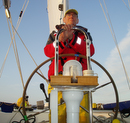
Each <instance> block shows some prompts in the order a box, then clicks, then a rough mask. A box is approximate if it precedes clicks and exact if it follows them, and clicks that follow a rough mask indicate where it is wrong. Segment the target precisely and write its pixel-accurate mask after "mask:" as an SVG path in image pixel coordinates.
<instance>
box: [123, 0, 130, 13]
mask: <svg viewBox="0 0 130 123" xmlns="http://www.w3.org/2000/svg"><path fill="white" fill-rule="evenodd" d="M122 1H123V3H124V4H125V6H126V7H127V9H128V10H129V11H130V8H129V7H128V6H127V4H126V3H125V1H124V0H122ZM128 2H129V1H128ZM129 6H130V2H129Z"/></svg>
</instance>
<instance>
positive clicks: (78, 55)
mask: <svg viewBox="0 0 130 123" xmlns="http://www.w3.org/2000/svg"><path fill="white" fill-rule="evenodd" d="M64 56H75V57H81V58H84V59H86V56H84V55H80V54H61V55H59V57H64ZM54 58H55V57H52V58H50V59H47V60H46V61H44V62H42V63H41V64H40V65H39V66H37V68H36V69H35V70H34V71H33V72H32V74H31V75H30V76H29V78H28V80H27V82H26V85H25V87H24V91H23V114H24V118H25V120H26V123H28V118H27V115H26V110H25V96H26V90H27V87H28V85H29V83H30V80H31V79H32V77H33V75H34V74H35V73H37V71H38V69H40V68H41V67H42V66H43V65H44V64H46V63H47V62H49V61H50V60H53V59H54ZM91 61H92V62H93V63H95V64H96V65H98V66H99V67H100V68H101V69H102V70H103V71H104V72H105V73H106V74H107V76H108V77H109V79H110V80H111V82H110V83H112V85H113V87H114V91H115V96H116V107H115V108H116V112H115V115H114V119H115V118H117V115H118V109H119V97H118V91H117V88H116V85H115V83H114V80H113V78H112V77H111V75H110V74H109V72H108V71H107V70H106V69H105V68H104V67H103V66H102V65H101V64H100V63H98V62H97V61H95V60H94V59H91ZM42 77H43V78H44V79H45V80H46V81H48V80H47V79H46V78H45V77H44V76H42ZM104 86H105V85H104Z"/></svg>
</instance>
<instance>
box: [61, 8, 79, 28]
mask: <svg viewBox="0 0 130 123" xmlns="http://www.w3.org/2000/svg"><path fill="white" fill-rule="evenodd" d="M63 21H64V23H65V24H71V25H74V26H76V24H78V22H79V19H78V11H77V10H75V9H69V10H67V11H66V12H65V15H64V18H63Z"/></svg>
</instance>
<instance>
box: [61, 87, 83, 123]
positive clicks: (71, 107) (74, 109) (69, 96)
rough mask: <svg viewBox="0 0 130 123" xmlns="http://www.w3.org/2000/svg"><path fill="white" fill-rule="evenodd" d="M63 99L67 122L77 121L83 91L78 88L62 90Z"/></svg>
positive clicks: (74, 122)
mask: <svg viewBox="0 0 130 123" xmlns="http://www.w3.org/2000/svg"><path fill="white" fill-rule="evenodd" d="M63 99H64V101H65V103H66V109H67V123H79V106H80V102H81V101H82V99H83V91H81V90H79V89H77V90H71V89H70V90H67V91H63Z"/></svg>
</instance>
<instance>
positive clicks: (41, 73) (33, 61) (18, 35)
mask: <svg viewBox="0 0 130 123" xmlns="http://www.w3.org/2000/svg"><path fill="white" fill-rule="evenodd" d="M13 28H14V30H15V32H16V33H17V35H18V37H19V39H20V40H21V42H22V43H23V45H24V47H25V49H26V50H27V52H28V53H29V55H30V57H31V58H32V60H33V62H34V63H35V65H36V66H38V65H37V63H36V61H35V60H34V58H33V57H32V55H31V53H30V52H29V50H28V48H27V47H26V45H25V44H24V42H23V40H22V38H21V37H20V35H19V34H18V32H17V30H16V29H15V27H14V26H13ZM39 71H40V73H41V74H42V76H43V73H42V71H41V70H40V69H39Z"/></svg>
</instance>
